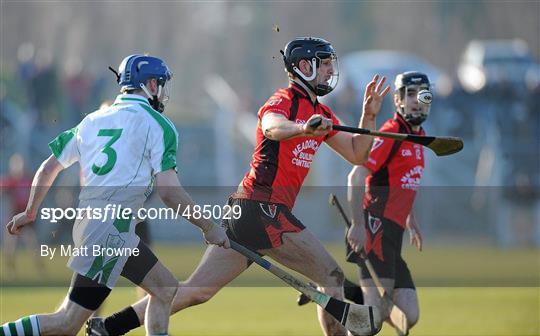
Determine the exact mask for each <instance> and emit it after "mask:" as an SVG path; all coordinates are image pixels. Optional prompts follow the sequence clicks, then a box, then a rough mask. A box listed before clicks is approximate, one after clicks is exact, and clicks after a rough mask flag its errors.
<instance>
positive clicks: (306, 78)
mask: <svg viewBox="0 0 540 336" xmlns="http://www.w3.org/2000/svg"><path fill="white" fill-rule="evenodd" d="M311 68H312V69H313V73H312V74H311V76H306V75H304V73H303V72H302V71H300V69H298V67H296V66H294V67H293V70H294V72H295V73H296V74H297V75H298V77H299V78H300V80H301V81H302V83H304V84H305V85H306V86H307V87H308V88H309V89H310V90H311V92H313V93H314V94H315V95H316V96H318V94H317V90H316V89H315V88H314V87H313V86H312V85H311V84H310V83H309V82H310V81H312V80H314V79H315V77H317V60H316V59H315V58H312V59H311Z"/></svg>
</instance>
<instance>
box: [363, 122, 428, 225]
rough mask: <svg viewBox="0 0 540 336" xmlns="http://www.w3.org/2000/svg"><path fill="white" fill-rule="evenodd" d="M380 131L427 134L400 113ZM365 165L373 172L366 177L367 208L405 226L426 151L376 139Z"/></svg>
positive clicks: (417, 186) (416, 146) (398, 142)
mask: <svg viewBox="0 0 540 336" xmlns="http://www.w3.org/2000/svg"><path fill="white" fill-rule="evenodd" d="M380 131H381V132H394V133H406V134H418V135H424V134H425V132H424V130H423V129H422V128H420V130H419V131H418V132H417V133H415V132H413V131H412V129H411V128H410V126H409V125H408V124H407V122H405V120H403V118H402V117H401V116H400V115H399V114H397V113H396V114H395V116H394V119H390V120H388V121H386V123H384V124H383V126H382V127H381V128H380ZM364 166H365V167H366V168H367V169H369V170H370V171H371V174H370V175H368V176H367V177H366V186H367V189H366V193H365V195H364V201H363V206H364V209H367V210H368V211H369V212H370V213H372V214H373V215H374V216H380V217H384V218H387V219H390V220H392V221H394V222H396V223H398V224H399V225H401V226H403V227H405V222H406V219H407V216H408V215H409V213H410V212H411V209H412V206H413V203H414V199H415V197H416V191H417V190H418V188H419V187H420V180H421V179H422V174H423V172H424V148H423V147H422V146H421V145H418V144H414V143H411V142H404V141H403V142H402V141H396V140H391V139H383V138H379V137H376V138H375V139H374V141H373V146H372V147H371V152H370V154H369V158H368V161H367V162H366V163H365V164H364Z"/></svg>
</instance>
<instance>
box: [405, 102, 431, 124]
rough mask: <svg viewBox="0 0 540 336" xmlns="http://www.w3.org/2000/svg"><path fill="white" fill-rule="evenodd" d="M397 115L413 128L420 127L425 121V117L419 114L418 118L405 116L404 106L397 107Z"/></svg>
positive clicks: (409, 115) (410, 115)
mask: <svg viewBox="0 0 540 336" xmlns="http://www.w3.org/2000/svg"><path fill="white" fill-rule="evenodd" d="M399 114H400V115H401V116H402V117H403V119H404V120H405V121H406V122H407V123H409V124H411V125H413V126H420V125H422V123H423V122H424V121H426V119H427V115H425V114H422V113H421V114H420V115H419V116H414V115H412V114H406V113H405V105H399Z"/></svg>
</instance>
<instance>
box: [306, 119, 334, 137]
mask: <svg viewBox="0 0 540 336" xmlns="http://www.w3.org/2000/svg"><path fill="white" fill-rule="evenodd" d="M333 124H334V123H333V122H332V119H328V118H325V117H323V116H322V115H320V114H314V115H312V116H311V117H310V118H309V119H308V121H307V122H306V123H305V124H304V134H305V135H310V136H325V135H327V134H328V133H329V132H330V131H331V130H332V125H333Z"/></svg>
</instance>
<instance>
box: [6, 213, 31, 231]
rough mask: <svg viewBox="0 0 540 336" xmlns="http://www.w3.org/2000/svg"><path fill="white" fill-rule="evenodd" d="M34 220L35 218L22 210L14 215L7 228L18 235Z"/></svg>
mask: <svg viewBox="0 0 540 336" xmlns="http://www.w3.org/2000/svg"><path fill="white" fill-rule="evenodd" d="M34 220H35V218H33V217H30V216H28V214H27V213H26V212H21V213H20V214H17V215H15V216H13V218H12V219H11V220H10V221H9V223H8V224H7V225H6V228H7V230H8V232H9V233H10V234H12V235H18V234H20V233H21V230H22V228H23V227H24V226H25V225H27V224H30V223H32V222H33V221H34Z"/></svg>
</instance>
